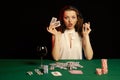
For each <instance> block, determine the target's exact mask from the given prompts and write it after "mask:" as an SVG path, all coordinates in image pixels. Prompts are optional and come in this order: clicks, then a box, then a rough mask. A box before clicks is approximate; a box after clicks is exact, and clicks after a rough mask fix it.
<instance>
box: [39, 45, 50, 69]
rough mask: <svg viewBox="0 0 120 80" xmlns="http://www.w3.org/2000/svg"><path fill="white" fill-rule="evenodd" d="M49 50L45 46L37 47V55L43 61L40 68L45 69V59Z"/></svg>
mask: <svg viewBox="0 0 120 80" xmlns="http://www.w3.org/2000/svg"><path fill="white" fill-rule="evenodd" d="M47 52H48V50H47V47H46V46H44V45H38V46H37V53H38V55H39V56H40V58H41V60H40V63H41V64H40V67H41V68H42V67H43V57H44V56H46V54H47Z"/></svg>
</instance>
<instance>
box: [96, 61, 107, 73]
mask: <svg viewBox="0 0 120 80" xmlns="http://www.w3.org/2000/svg"><path fill="white" fill-rule="evenodd" d="M101 66H102V68H96V74H98V75H102V74H107V73H108V65H107V59H101Z"/></svg>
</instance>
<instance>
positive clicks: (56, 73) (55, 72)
mask: <svg viewBox="0 0 120 80" xmlns="http://www.w3.org/2000/svg"><path fill="white" fill-rule="evenodd" d="M51 73H52V75H53V76H62V74H61V73H60V72H58V71H54V72H51Z"/></svg>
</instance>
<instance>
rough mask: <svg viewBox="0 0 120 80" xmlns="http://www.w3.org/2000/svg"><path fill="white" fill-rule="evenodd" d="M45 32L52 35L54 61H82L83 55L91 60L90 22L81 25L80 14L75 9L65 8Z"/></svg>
mask: <svg viewBox="0 0 120 80" xmlns="http://www.w3.org/2000/svg"><path fill="white" fill-rule="evenodd" d="M59 23H60V24H59ZM47 31H48V32H50V33H51V34H52V56H53V59H54V60H56V61H58V60H59V59H82V58H83V53H84V56H85V58H86V59H88V60H91V59H92V58H93V49H92V46H91V43H90V37H89V34H90V32H91V29H90V22H87V23H84V24H83V18H82V16H81V13H80V12H79V11H78V10H77V9H76V8H75V7H73V6H65V7H64V8H63V9H62V10H61V11H60V17H59V20H57V18H52V21H51V23H50V25H49V27H47ZM82 52H83V53H82Z"/></svg>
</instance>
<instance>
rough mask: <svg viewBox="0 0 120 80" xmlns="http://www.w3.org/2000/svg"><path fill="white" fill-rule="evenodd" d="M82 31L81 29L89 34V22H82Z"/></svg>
mask: <svg viewBox="0 0 120 80" xmlns="http://www.w3.org/2000/svg"><path fill="white" fill-rule="evenodd" d="M82 31H83V33H88V34H89V32H90V31H91V29H90V22H88V23H84V24H83V28H82Z"/></svg>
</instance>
